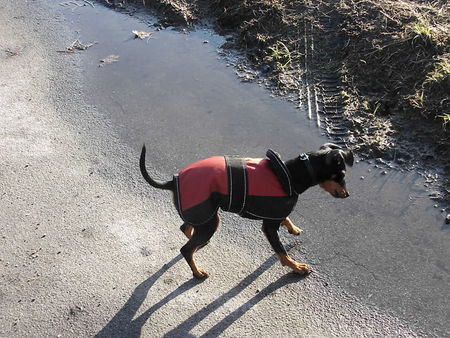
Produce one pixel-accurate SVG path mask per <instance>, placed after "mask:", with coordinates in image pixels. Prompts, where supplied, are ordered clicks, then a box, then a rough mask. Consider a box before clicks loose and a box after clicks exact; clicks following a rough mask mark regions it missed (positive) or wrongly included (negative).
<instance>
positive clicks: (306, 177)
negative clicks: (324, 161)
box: [285, 154, 319, 195]
mask: <svg viewBox="0 0 450 338" xmlns="http://www.w3.org/2000/svg"><path fill="white" fill-rule="evenodd" d="M285 164H286V167H287V168H288V170H289V174H290V175H291V179H292V183H293V185H294V189H295V192H296V193H297V194H299V195H300V194H301V193H303V192H304V191H305V190H307V189H308V188H310V187H312V186H315V185H316V184H318V183H319V182H318V180H317V176H316V175H315V173H316V170H315V168H314V165H313V161H311V155H310V154H302V155H300V156H298V157H296V158H293V159H292V160H288V161H286V162H285Z"/></svg>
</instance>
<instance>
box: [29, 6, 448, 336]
mask: <svg viewBox="0 0 450 338" xmlns="http://www.w3.org/2000/svg"><path fill="white" fill-rule="evenodd" d="M79 3H80V4H81V2H79ZM35 6H41V7H42V6H44V8H46V10H50V11H52V17H54V18H56V20H57V21H58V22H59V24H60V25H62V26H64V27H65V29H66V33H64V34H68V35H69V36H75V35H76V36H79V37H80V40H81V41H82V42H85V43H89V42H94V41H95V42H97V43H96V44H95V45H94V46H93V47H91V48H89V49H88V50H85V51H81V52H78V55H77V58H78V59H77V67H76V71H77V72H79V74H80V79H81V84H80V95H81V96H82V97H83V99H84V100H85V102H86V104H87V105H88V106H90V107H92V109H93V111H95V113H96V114H98V116H100V119H102V120H103V121H104V123H105V125H106V126H107V128H109V129H110V130H111V134H112V135H114V137H115V142H116V143H117V144H119V146H118V147H117V149H118V150H117V152H116V153H115V154H114V155H111V156H119V157H120V156H123V157H126V158H127V160H126V161H125V164H123V167H124V168H125V169H124V172H126V169H127V168H130V170H133V169H132V168H134V167H136V171H133V172H132V173H130V175H131V177H132V179H131V181H130V178H125V177H123V176H121V175H119V174H114V175H110V174H108V173H107V171H108V170H107V169H105V168H106V166H104V165H102V163H101V162H102V160H101V158H102V157H98V158H96V157H95V156H94V157H93V160H92V161H93V162H94V163H95V165H96V166H97V167H101V168H103V170H104V175H106V176H105V177H107V178H109V180H110V184H112V185H113V186H116V187H117V189H118V190H125V191H126V192H127V193H129V194H136V195H137V196H140V198H142V199H143V200H144V202H145V203H150V204H151V205H152V207H151V208H150V209H146V214H145V215H144V216H145V217H148V218H149V219H152V220H153V221H152V222H154V223H155V224H153V225H152V227H151V228H150V229H149V232H151V231H152V229H153V227H155V226H157V224H158V221H159V222H167V221H168V222H170V223H173V224H169V225H171V227H172V228H173V229H172V230H170V229H165V228H166V227H165V228H164V230H165V231H173V232H176V231H177V227H176V224H177V223H178V222H179V221H178V219H176V217H177V216H176V213H175V212H174V211H173V210H172V209H171V205H170V198H169V197H168V196H166V195H164V194H161V193H159V192H155V191H154V190H152V189H151V188H150V187H148V188H147V187H146V186H145V183H144V182H143V180H140V178H139V175H138V173H137V164H138V154H139V152H140V147H141V145H142V144H143V143H144V142H145V143H146V144H147V149H148V150H147V151H148V167H149V170H151V171H152V172H153V173H154V174H155V175H156V176H159V177H161V178H164V177H165V178H170V176H171V174H173V173H174V172H176V171H177V170H179V169H181V168H183V167H184V166H185V165H187V164H189V163H191V162H193V161H195V160H198V159H201V158H204V157H207V156H211V155H217V154H230V155H242V156H249V157H263V156H264V154H265V151H266V150H267V148H269V147H270V148H273V149H275V150H276V151H277V152H279V153H280V154H281V155H282V157H283V158H285V159H288V158H291V157H294V156H297V155H298V154H299V153H302V152H305V151H309V150H314V149H317V148H318V147H319V146H320V145H321V144H323V143H325V142H330V141H332V140H330V139H328V138H327V137H326V136H324V135H322V133H321V130H319V129H318V128H317V127H316V126H315V124H314V123H312V122H311V121H309V120H308V119H307V117H306V115H307V114H306V112H305V110H304V108H303V107H301V106H300V107H297V106H296V105H294V104H293V103H291V102H287V101H284V100H282V99H280V98H275V97H272V96H271V95H270V92H269V91H268V90H267V89H265V88H263V87H261V86H259V85H258V84H255V83H243V82H241V81H240V80H239V78H238V77H237V76H236V73H235V69H234V67H233V66H232V65H230V63H231V61H230V60H227V59H225V58H223V57H221V56H220V55H219V54H218V48H219V46H220V45H221V43H222V42H223V41H224V39H223V38H222V37H219V36H216V35H214V34H213V33H212V32H211V31H210V30H208V29H205V28H198V29H197V30H196V31H194V32H188V33H186V32H179V31H176V30H172V29H171V28H167V29H163V30H157V29H156V28H155V27H154V26H153V23H155V22H156V21H155V19H154V18H153V17H151V16H147V15H145V14H142V13H141V14H139V15H134V16H130V15H127V14H124V13H119V12H115V11H113V10H111V9H108V8H106V7H103V6H101V5H99V4H97V3H95V6H94V7H92V6H90V5H86V6H82V7H81V6H80V7H73V6H72V7H71V6H70V5H67V6H62V5H59V4H48V3H46V2H45V1H44V2H43V1H39V2H37V3H36V4H35ZM47 6H48V7H47ZM134 29H138V30H145V31H150V32H152V33H153V34H152V36H151V38H149V39H147V40H140V39H135V38H134V37H133V34H132V33H131V31H132V30H134ZM67 32H69V33H67ZM75 32H76V33H75ZM68 41H69V40H68ZM108 55H119V59H118V61H117V62H114V63H111V64H105V63H102V62H100V60H101V59H104V58H105V57H107V56H108ZM53 57H54V56H53ZM61 113H62V114H64V112H61ZM72 114H73V113H72ZM63 118H64V117H63ZM70 119H71V120H72V121H73V120H74V119H75V120H76V117H74V116H73V115H72V116H71V117H70ZM77 124H78V125H77ZM73 125H74V126H73V128H75V130H77V128H79V130H80V131H85V130H87V129H89V128H93V129H95V126H89V125H86V124H85V122H83V121H82V120H81V119H80V121H78V122H77V123H73ZM90 134H95V130H94V131H91V132H90V133H87V135H90ZM80 146H81V147H82V148H90V147H92V139H89V137H84V138H82V140H81V141H80ZM104 151H105V152H107V151H108V149H104ZM122 152H123V154H122ZM106 156H107V155H106ZM134 160H135V163H133V161H134ZM424 184H425V181H424V179H423V178H422V177H420V175H418V174H417V173H415V172H402V171H401V170H391V169H388V168H385V167H384V166H383V165H382V164H381V163H378V162H376V161H375V160H374V161H357V163H356V164H355V165H354V167H353V168H351V169H349V171H348V178H347V185H348V188H349V190H350V197H349V198H347V199H344V200H338V199H334V198H332V197H331V196H329V195H327V194H326V193H325V192H323V191H320V190H319V188H311V189H310V190H308V191H306V192H305V193H304V194H303V195H301V196H300V198H299V202H298V205H297V207H296V209H295V211H294V212H293V214H292V217H291V219H292V220H293V222H294V223H295V224H297V225H298V226H299V227H300V228H302V229H303V230H304V233H303V234H302V235H301V237H292V236H289V235H288V234H284V233H283V234H282V240H283V241H284V243H285V244H286V246H287V247H288V248H289V249H290V254H291V255H292V256H293V257H295V258H297V259H298V260H299V261H302V262H306V263H308V264H310V265H311V266H312V267H313V268H314V273H313V274H312V275H311V276H310V277H307V278H298V277H296V276H294V275H293V274H290V273H288V271H286V270H285V269H283V268H281V267H280V265H279V263H278V262H277V261H276V259H275V257H274V256H273V255H271V253H270V248H269V245H268V244H267V243H265V239H264V238H263V236H262V235H261V233H260V229H259V225H258V224H257V223H255V222H251V221H248V220H243V219H240V218H238V217H235V216H233V215H227V214H224V215H223V217H222V225H221V230H220V233H219V234H217V238H216V239H214V240H213V241H212V243H211V245H210V246H208V247H206V248H205V249H204V250H203V251H202V253H201V255H199V260H200V261H201V260H202V259H203V260H204V261H206V262H207V264H209V265H210V269H211V270H212V274H211V277H210V278H209V279H208V281H207V282H205V283H203V284H200V286H199V284H198V283H196V282H195V281H193V280H191V279H190V276H189V272H188V271H184V270H187V266H185V263H184V262H183V261H182V260H181V259H180V257H179V256H177V255H176V252H177V245H178V244H174V243H171V244H170V245H169V246H170V252H171V253H172V255H170V254H169V256H168V257H172V259H167V257H166V256H165V255H162V256H161V254H156V255H154V256H152V255H151V254H149V255H148V256H146V255H145V254H142V248H141V255H142V256H143V257H144V258H145V257H149V258H151V259H152V264H151V265H152V266H153V269H150V268H149V270H148V271H147V275H146V276H145V277H144V276H139V277H137V278H138V279H137V280H140V281H141V282H140V283H139V282H137V283H136V285H135V286H133V287H129V288H127V287H124V289H123V291H122V293H121V295H120V297H118V298H117V299H114V300H111V303H110V304H109V307H107V309H105V310H104V312H102V317H101V318H100V317H97V316H96V314H95V312H91V313H90V314H89V320H90V321H92V322H93V323H95V324H94V325H92V326H93V327H94V328H92V327H91V328H89V329H85V330H84V331H83V329H77V330H78V331H76V332H75V333H74V336H84V335H87V336H89V335H92V334H94V333H98V334H99V336H115V335H116V336H139V335H142V336H148V337H150V336H163V335H166V336H188V335H190V334H192V335H194V336H201V335H204V336H217V335H219V334H222V335H224V336H274V335H279V334H283V335H286V336H300V335H305V336H313V335H317V336H362V335H367V336H386V335H388V336H414V335H424V336H440V337H444V336H449V335H450V331H449V328H448V325H447V322H448V312H449V310H450V299H449V297H448V295H449V294H450V263H449V261H450V260H449V258H450V248H449V246H448V240H449V239H450V227H449V226H446V225H445V224H444V216H443V214H442V213H441V211H440V209H439V208H438V207H436V205H435V203H434V202H433V201H432V200H430V199H429V198H428V193H429V192H428V191H427V190H426V189H425V187H424ZM138 186H139V188H137V187H138ZM133 190H135V191H133ZM158 213H159V214H158ZM167 228H170V227H169V226H168V225H167ZM121 231H124V233H127V232H133V231H134V230H133V227H132V226H129V227H127V228H126V229H125V230H121ZM158 231H160V230H158ZM143 233H145V232H143ZM143 233H141V232H139V235H133V234H130V233H127V234H125V235H123V236H125V237H127V236H129V237H133V238H139V241H141V242H142V243H145V242H146V239H145V236H144V237H143V235H142V234H143ZM158 236H163V237H164V236H169V235H159V234H158ZM170 236H172V235H170ZM149 237H152V234H149ZM164 238H166V237H164ZM180 241H181V242H182V240H181V239H180ZM150 242H151V241H150ZM162 242H164V241H162ZM181 242H180V243H181ZM110 244H111V245H120V244H117V243H116V244H114V243H110ZM159 244H160V243H158V246H157V247H155V246H149V244H148V243H147V245H144V247H145V248H147V247H149V248H150V249H149V252H155V251H158V250H160V251H166V252H167V248H165V247H164V244H163V245H161V246H159ZM122 245H127V244H126V242H124V243H122ZM118 250H119V249H118ZM142 264H145V263H142ZM211 265H212V267H211ZM174 267H177V270H179V269H181V270H183V273H181V276H180V274H179V273H178V272H177V273H176V274H175V275H172V277H170V278H168V277H164V275H165V274H167V271H170V269H173V268H174ZM124 268H125V269H126V264H125V266H124V267H122V269H124ZM122 272H123V273H124V274H128V273H132V269H130V271H122ZM92 278H95V276H92ZM168 280H170V281H168ZM161 281H167V282H161ZM122 282H123V283H126V279H125V280H122V281H119V282H118V284H120V283H122ZM155 285H158V288H157V289H155ZM164 295H165V296H164ZM79 297H84V296H83V294H79ZM155 299H156V300H155ZM85 301H88V300H85ZM171 304H172V305H171ZM174 309H177V310H175V311H179V313H174ZM170 318H172V319H170ZM297 318H298V319H297ZM80 327H82V326H80ZM39 333H41V334H43V333H46V334H53V333H56V332H51V329H48V328H44V329H43V330H41V331H39ZM31 334H32V335H33V333H31ZM69 336H70V334H69Z"/></svg>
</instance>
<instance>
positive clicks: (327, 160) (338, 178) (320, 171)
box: [310, 143, 354, 198]
mask: <svg viewBox="0 0 450 338" xmlns="http://www.w3.org/2000/svg"><path fill="white" fill-rule="evenodd" d="M314 155H316V156H314ZM314 155H313V156H310V157H313V158H314V169H315V170H316V175H317V176H316V178H317V181H318V183H319V186H320V187H321V188H322V189H324V190H325V191H327V192H329V193H330V194H331V195H332V196H333V197H336V198H346V197H348V196H350V194H349V192H348V190H347V186H346V184H345V174H346V171H347V170H346V165H349V166H352V165H353V162H354V158H353V152H352V151H351V150H350V149H347V148H342V147H340V146H338V145H336V144H333V143H325V144H324V145H323V146H321V147H320V150H319V151H318V152H315V153H314Z"/></svg>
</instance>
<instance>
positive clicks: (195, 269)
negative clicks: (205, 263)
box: [189, 259, 209, 279]
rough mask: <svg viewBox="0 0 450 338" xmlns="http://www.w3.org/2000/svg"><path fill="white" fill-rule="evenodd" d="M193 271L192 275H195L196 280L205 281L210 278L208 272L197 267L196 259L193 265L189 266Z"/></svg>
mask: <svg viewBox="0 0 450 338" xmlns="http://www.w3.org/2000/svg"><path fill="white" fill-rule="evenodd" d="M189 265H190V267H191V269H192V274H193V275H194V277H195V278H198V279H205V278H208V277H209V274H208V272H207V271H206V270H203V269H201V268H199V267H197V265H196V264H195V261H194V259H192V262H191V264H189Z"/></svg>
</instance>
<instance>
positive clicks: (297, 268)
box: [292, 263, 313, 275]
mask: <svg viewBox="0 0 450 338" xmlns="http://www.w3.org/2000/svg"><path fill="white" fill-rule="evenodd" d="M292 270H294V272H295V273H297V274H299V275H309V274H310V273H311V272H312V271H313V269H312V268H311V267H310V266H309V265H306V264H300V263H297V264H295V265H294V266H293V267H292Z"/></svg>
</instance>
